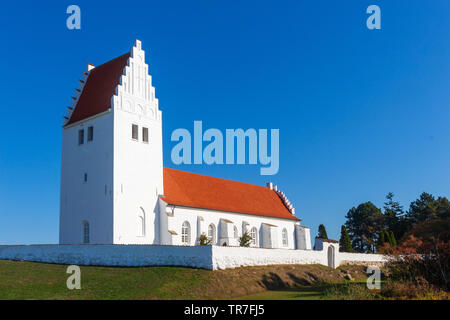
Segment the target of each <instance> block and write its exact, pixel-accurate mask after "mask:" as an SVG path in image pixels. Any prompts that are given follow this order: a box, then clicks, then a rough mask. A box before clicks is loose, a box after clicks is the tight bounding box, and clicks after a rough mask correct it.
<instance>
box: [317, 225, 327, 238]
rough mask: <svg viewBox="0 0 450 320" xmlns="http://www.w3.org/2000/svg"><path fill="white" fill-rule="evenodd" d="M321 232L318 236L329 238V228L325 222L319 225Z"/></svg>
mask: <svg viewBox="0 0 450 320" xmlns="http://www.w3.org/2000/svg"><path fill="white" fill-rule="evenodd" d="M318 231H319V233H318V235H317V238H321V239H328V235H327V230H326V229H325V226H324V225H323V224H321V225H319V230H318Z"/></svg>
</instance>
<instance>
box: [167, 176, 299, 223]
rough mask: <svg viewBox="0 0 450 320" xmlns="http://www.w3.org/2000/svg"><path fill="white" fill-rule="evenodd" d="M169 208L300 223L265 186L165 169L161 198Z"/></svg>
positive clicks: (273, 192)
mask: <svg viewBox="0 0 450 320" xmlns="http://www.w3.org/2000/svg"><path fill="white" fill-rule="evenodd" d="M162 199H163V200H164V201H166V202H167V203H169V204H172V205H180V206H186V207H195V208H204V209H212V210H218V211H227V212H236V213H246V214H252V215H260V216H267V217H273V218H283V219H291V220H300V219H298V218H297V217H295V216H294V215H292V214H291V213H290V212H289V210H288V209H287V208H286V207H285V206H284V204H283V202H282V201H281V199H280V197H279V196H278V195H277V194H276V193H275V191H273V190H270V189H269V188H268V187H263V186H257V185H253V184H248V183H243V182H238V181H232V180H226V179H220V178H214V177H209V176H204V175H201V174H195V173H191V172H186V171H180V170H175V169H170V168H164V196H162Z"/></svg>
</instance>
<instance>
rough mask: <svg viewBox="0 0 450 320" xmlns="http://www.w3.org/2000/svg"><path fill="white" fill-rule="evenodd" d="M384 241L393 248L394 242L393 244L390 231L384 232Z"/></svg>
mask: <svg viewBox="0 0 450 320" xmlns="http://www.w3.org/2000/svg"><path fill="white" fill-rule="evenodd" d="M384 239H385V241H386V242H387V243H389V246H391V247H392V245H393V242H392V237H391V233H390V232H389V231H387V230H386V231H384Z"/></svg>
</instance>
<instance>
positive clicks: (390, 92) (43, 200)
mask: <svg viewBox="0 0 450 320" xmlns="http://www.w3.org/2000/svg"><path fill="white" fill-rule="evenodd" d="M70 4H77V5H79V6H80V8H81V14H82V21H81V30H68V29H67V28H66V18H67V16H68V15H67V14H66V8H67V6H68V5H70ZM371 4H377V5H379V6H380V8H381V19H382V21H381V30H368V29H367V28H366V22H365V21H366V19H367V17H368V15H367V14H366V13H365V11H366V8H367V7H368V6H369V5H371ZM0 30H1V32H0V40H1V43H2V50H0V60H1V61H2V77H1V78H0V87H1V93H2V94H1V98H2V100H1V102H2V103H1V107H0V136H1V137H2V138H1V139H0V150H1V151H0V244H9V243H56V242H57V241H58V226H59V185H60V181H59V179H60V152H61V130H62V129H61V123H62V122H61V118H62V116H63V115H64V112H65V107H66V106H67V105H69V104H70V97H71V96H72V95H73V92H74V89H75V88H76V86H77V81H78V79H80V78H81V74H82V72H83V71H85V68H86V63H87V62H91V63H93V64H94V65H99V64H101V63H104V62H106V61H108V60H110V59H112V58H114V57H116V56H118V55H121V54H123V53H125V52H127V51H128V50H129V49H130V47H131V46H132V44H133V41H134V39H136V38H138V39H140V40H142V42H143V48H144V50H146V51H147V62H148V63H149V65H150V73H151V74H152V76H153V84H154V86H155V87H156V96H157V97H158V98H159V101H160V108H161V110H162V111H163V121H164V122H163V131H164V132H163V134H164V141H163V143H164V161H165V165H166V166H168V167H176V166H175V165H174V164H172V163H171V159H170V151H171V148H172V147H173V146H174V143H173V142H171V141H170V135H171V133H172V131H173V130H175V129H177V128H187V129H189V130H192V128H193V121H194V120H202V121H203V127H204V128H205V129H207V128H218V129H221V130H223V132H224V131H225V129H226V128H244V129H247V128H256V129H259V128H265V129H271V128H278V129H280V170H279V172H278V174H277V175H275V176H270V177H268V176H261V175H260V174H259V167H260V166H259V165H228V166H226V165H213V166H208V165H190V166H182V167H180V169H183V170H188V171H193V172H198V173H203V174H208V175H212V176H217V177H223V178H229V179H234V180H239V181H245V182H250V183H255V184H261V185H264V184H265V183H266V182H268V181H273V182H274V183H276V184H277V185H279V187H280V188H281V189H282V190H283V191H284V192H285V193H286V195H287V196H288V198H289V199H290V200H291V202H292V203H293V204H294V205H295V207H296V212H297V216H299V217H300V218H301V219H303V224H304V225H306V226H310V227H311V228H312V235H315V234H316V232H317V226H318V225H319V224H320V223H323V224H325V226H326V227H327V230H328V235H329V237H331V238H338V237H339V231H340V226H341V224H343V223H344V221H345V218H344V217H345V214H346V213H347V211H348V210H349V209H350V208H351V207H352V206H356V205H358V204H359V203H361V202H365V201H372V202H374V203H375V204H376V205H377V206H382V204H383V201H384V197H385V195H386V194H387V193H388V192H389V191H392V192H394V194H395V195H396V198H397V200H399V201H400V202H401V203H402V204H404V205H405V206H408V205H409V202H411V201H413V200H414V199H416V198H417V197H418V196H419V194H420V193H421V192H422V191H427V192H430V193H432V194H434V195H443V196H449V195H450V194H449V191H450V170H449V163H450V148H449V141H450V130H449V127H450V125H449V124H450V104H449V101H450V90H449V88H450V81H449V74H450V68H449V62H450V50H449V49H450V42H449V39H450V3H449V2H448V1H447V0H433V1H393V0H390V1H378V0H374V1H356V0H355V1H321V0H319V1H261V0H259V1H244V2H243V1H211V0H208V1H141V2H135V1H131V0H130V1H120V2H119V1H117V2H114V1H95V2H94V1H76V2H70V3H69V2H65V1H58V2H57V4H55V2H50V1H39V2H20V3H13V2H12V1H8V2H6V3H3V4H2V10H1V13H0Z"/></svg>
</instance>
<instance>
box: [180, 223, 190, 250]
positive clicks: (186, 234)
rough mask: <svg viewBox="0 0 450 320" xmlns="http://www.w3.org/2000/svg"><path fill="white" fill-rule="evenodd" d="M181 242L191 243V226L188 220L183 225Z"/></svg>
mask: <svg viewBox="0 0 450 320" xmlns="http://www.w3.org/2000/svg"><path fill="white" fill-rule="evenodd" d="M181 242H182V243H183V244H184V245H189V244H191V226H190V224H189V222H187V221H185V222H183V225H182V226H181Z"/></svg>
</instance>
